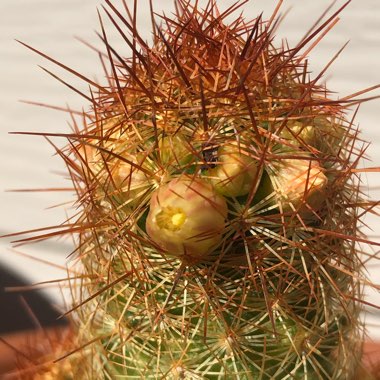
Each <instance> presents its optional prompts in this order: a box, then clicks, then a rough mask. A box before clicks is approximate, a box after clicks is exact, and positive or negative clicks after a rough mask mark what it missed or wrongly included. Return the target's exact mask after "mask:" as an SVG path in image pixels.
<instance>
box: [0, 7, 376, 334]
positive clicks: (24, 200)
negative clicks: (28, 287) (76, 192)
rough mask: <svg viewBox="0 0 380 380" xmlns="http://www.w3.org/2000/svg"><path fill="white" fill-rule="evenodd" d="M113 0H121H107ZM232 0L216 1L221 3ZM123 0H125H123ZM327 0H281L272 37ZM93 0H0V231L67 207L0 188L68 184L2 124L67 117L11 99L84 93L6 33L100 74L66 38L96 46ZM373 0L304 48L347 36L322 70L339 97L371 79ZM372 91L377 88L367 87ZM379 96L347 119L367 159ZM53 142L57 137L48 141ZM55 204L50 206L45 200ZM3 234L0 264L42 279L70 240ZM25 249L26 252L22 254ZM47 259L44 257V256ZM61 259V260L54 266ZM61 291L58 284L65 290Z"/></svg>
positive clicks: (61, 101) (249, 11)
mask: <svg viewBox="0 0 380 380" xmlns="http://www.w3.org/2000/svg"><path fill="white" fill-rule="evenodd" d="M114 2H115V4H121V3H122V2H121V0H115V1H114ZM234 2H235V0H219V5H220V7H221V8H222V9H223V8H225V7H227V6H229V5H232V4H233V3H234ZM127 3H130V4H132V3H133V1H132V0H127ZM154 3H155V4H156V5H155V7H156V10H157V11H158V12H160V11H161V10H165V11H166V12H170V10H172V9H173V8H172V1H166V0H165V1H160V2H158V1H155V2H154ZM276 3H277V0H251V1H250V2H249V3H248V4H246V5H245V6H244V9H245V14H246V17H247V18H248V17H254V16H256V15H257V14H259V13H260V12H261V11H264V16H269V15H270V12H271V11H272V10H273V9H274V7H275V6H276ZM331 3H332V0H318V1H315V0H303V1H302V2H301V1H299V0H284V3H283V8H282V9H283V13H285V12H286V11H287V10H289V13H288V15H287V16H286V19H285V20H284V21H283V23H282V24H281V27H280V28H279V30H278V32H277V42H278V43H279V44H280V43H281V40H282V39H283V38H285V37H286V38H287V39H288V40H289V41H290V45H294V44H295V43H297V42H298V41H299V39H300V38H301V37H302V36H303V35H304V33H305V32H306V31H307V30H308V28H309V27H310V26H311V25H312V23H313V21H315V20H316V19H317V18H318V16H319V15H320V14H322V12H323V11H324V10H325V9H326V8H327V6H328V5H330V4H331ZM343 3H344V1H340V0H338V1H337V2H336V4H335V5H334V7H333V9H334V10H335V9H337V8H339V6H341V5H343ZM147 4H148V1H147V0H139V6H140V12H141V31H142V33H143V35H144V36H145V37H146V38H147V39H148V38H149V36H150V25H149V23H148V22H147V20H149V16H148V6H147ZM100 5H101V1H100V0H81V1H78V0H65V1H62V0H1V1H0V28H1V33H0V68H1V70H0V107H1V108H0V234H1V235H3V234H9V233H12V232H17V231H23V230H29V229H34V228H39V227H46V226H53V225H55V226H58V225H59V224H60V223H61V222H62V221H63V220H64V219H65V217H66V215H67V214H66V213H69V214H70V213H72V212H73V211H72V210H67V209H65V207H64V205H65V204H66V203H69V202H70V201H71V199H73V193H72V191H69V190H68V191H62V192H57V191H44V192H26V193H25V192H24V193H20V192H9V191H8V190H10V189H36V188H38V189H49V188H58V187H59V188H69V187H70V182H69V180H68V178H67V177H66V175H65V167H64V165H63V163H62V162H61V160H60V159H59V158H58V157H54V156H53V153H54V149H53V147H52V146H51V145H50V144H49V142H48V141H46V140H44V139H43V138H42V137H35V136H20V135H11V134H9V132H12V131H34V132H42V131H44V132H69V126H68V124H69V122H70V120H69V117H68V115H66V114H65V113H64V112H60V111H55V110H52V109H44V108H40V107H37V106H31V105H28V104H25V103H21V102H19V100H20V99H22V100H32V101H35V102H41V103H48V104H51V105H57V106H63V107H66V106H70V107H71V108H72V109H74V110H81V109H82V108H83V107H84V108H86V107H87V104H86V101H85V100H84V99H83V98H81V97H80V96H79V95H77V94H75V93H74V92H72V91H70V90H69V89H68V88H66V87H64V86H63V85H61V84H59V83H58V82H57V81H55V80H54V79H53V78H51V77H50V76H49V75H47V74H46V73H45V72H43V71H42V70H40V69H39V68H38V67H37V66H38V65H43V66H44V67H46V68H47V69H49V70H52V71H53V72H54V73H57V74H59V75H60V76H61V77H62V78H64V79H65V80H69V81H70V83H71V84H73V85H74V86H76V87H78V88H79V89H81V90H83V91H86V90H87V87H86V85H85V84H83V83H81V82H80V81H79V80H78V79H77V78H75V77H74V76H72V75H68V74H67V73H65V72H64V71H63V70H62V69H59V68H56V67H54V65H53V64H51V63H49V62H47V61H46V60H44V59H42V58H40V57H39V56H37V55H36V54H34V53H32V52H31V51H29V50H27V49H26V48H24V47H23V46H21V45H20V44H18V43H17V42H15V39H19V40H21V41H24V42H25V43H28V44H31V45H32V46H33V47H35V48H37V49H39V50H41V51H43V52H45V53H47V54H48V55H50V56H52V57H54V58H56V59H58V60H59V61H61V62H63V63H65V64H67V65H69V66H71V67H73V68H74V69H76V70H78V71H79V72H82V73H84V74H86V75H87V76H89V77H90V78H98V79H100V80H102V70H101V67H100V65H99V64H98V60H97V54H96V53H94V51H92V50H91V49H89V48H88V47H86V46H84V45H83V43H81V42H79V41H78V39H75V38H74V36H76V37H78V38H80V39H83V40H85V41H87V42H89V43H90V44H94V45H96V46H100V42H99V39H98V37H97V36H96V33H95V32H94V30H98V29H99V28H98V16H97V12H96V7H99V8H100ZM379 25H380V2H379V1H378V0H353V1H352V2H351V4H350V5H349V6H348V7H347V9H346V10H345V11H344V12H343V13H342V15H341V21H340V22H339V24H338V25H337V26H336V27H335V28H334V29H333V30H332V31H331V32H330V33H329V34H328V35H327V36H326V37H325V39H324V40H323V41H322V42H321V43H320V45H318V46H317V47H316V48H315V49H314V50H313V51H312V52H311V54H310V63H311V68H312V69H313V71H314V73H318V71H319V70H321V69H322V68H323V67H324V65H325V64H326V63H327V61H328V60H329V59H330V58H331V57H332V56H333V55H334V54H335V53H336V52H337V51H338V50H339V48H340V47H342V45H343V44H344V43H345V42H346V41H347V40H350V43H349V45H348V46H347V48H346V49H345V51H344V52H343V53H342V55H341V56H340V57H339V59H338V60H337V61H336V62H335V63H334V65H333V66H332V68H331V69H330V70H329V72H328V73H327V74H326V76H325V77H324V79H325V80H326V81H327V83H328V87H329V88H330V89H332V90H334V91H335V92H336V93H337V94H336V96H337V97H339V96H344V95H347V94H350V93H353V92H356V91H358V90H361V89H363V88H366V87H369V86H372V85H374V84H379V83H380V54H379V49H380V28H379ZM109 39H110V40H111V41H114V46H115V47H119V50H120V51H119V52H121V55H124V56H128V54H129V52H128V49H126V48H125V46H124V44H122V42H121V40H120V38H118V37H117V35H116V32H115V31H113V29H112V28H109ZM373 94H374V95H380V91H379V90H377V91H375V92H374V93H373ZM379 119H380V100H374V101H372V102H371V103H367V104H363V105H362V107H361V110H360V113H359V116H358V118H357V120H358V122H359V123H360V127H361V129H362V131H363V134H364V136H365V138H366V139H367V140H368V141H371V143H372V146H371V147H370V149H369V150H368V151H367V153H368V155H369V156H370V157H371V158H372V161H373V162H366V163H363V165H366V166H378V165H379V163H380V128H379V122H378V120H379ZM54 141H55V142H56V143H57V144H63V143H64V141H63V140H62V141H60V140H59V139H58V140H54ZM363 180H364V181H368V182H369V183H370V187H369V188H368V186H366V185H365V186H364V187H363V190H364V192H365V193H370V194H371V195H372V197H373V198H375V199H376V198H377V199H380V174H368V175H366V176H363ZM55 206H57V207H55ZM366 222H367V223H368V225H369V227H370V228H371V229H372V230H369V232H368V233H369V235H370V236H371V238H372V239H373V240H378V241H380V239H379V235H380V221H379V220H376V218H375V217H367V219H366ZM12 240H17V237H15V238H6V239H2V240H1V241H0V264H2V265H6V266H9V267H11V268H13V269H15V270H17V271H19V272H21V273H22V274H23V275H24V276H25V277H26V278H27V279H28V281H30V283H36V282H39V281H49V280H52V279H57V278H62V277H64V276H65V275H66V273H65V270H64V269H63V267H64V263H65V262H66V256H67V255H68V254H69V253H70V252H71V250H72V248H73V242H72V240H71V239H70V238H65V237H63V238H61V239H55V240H51V241H48V242H44V243H39V244H33V245H27V246H20V245H18V244H16V245H13V248H11V244H10V241H12ZM25 254H27V255H30V256H32V257H33V258H27V257H25ZM46 262H49V263H50V264H47V263H46ZM60 266H62V268H60ZM369 275H370V277H371V279H372V280H373V281H374V282H376V283H380V265H379V264H377V263H376V262H373V263H372V264H371V266H370V271H369ZM45 289H46V292H47V294H48V295H49V296H50V297H51V298H52V299H53V300H54V302H55V303H57V304H62V303H63V301H62V297H61V290H60V289H59V288H58V287H57V286H52V285H49V286H45ZM66 294H68V292H67V291H66ZM366 294H367V297H368V298H367V300H368V301H369V302H372V303H376V304H378V305H380V295H379V294H378V293H377V292H375V291H372V290H370V289H367V290H366ZM366 318H367V321H368V323H369V335H371V336H374V337H378V338H380V313H378V312H377V311H376V310H375V309H374V308H368V314H367V317H366Z"/></svg>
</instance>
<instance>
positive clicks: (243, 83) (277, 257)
mask: <svg viewBox="0 0 380 380" xmlns="http://www.w3.org/2000/svg"><path fill="white" fill-rule="evenodd" d="M106 3H107V5H108V7H107V8H105V9H106V13H107V15H108V17H109V18H110V20H111V21H112V22H113V23H114V25H115V27H116V28H117V29H118V30H119V31H120V34H121V35H122V37H123V38H125V40H126V42H127V43H128V45H129V46H130V47H131V48H132V50H133V57H132V58H131V59H125V58H123V57H121V56H120V52H117V51H115V50H114V49H113V48H112V46H111V45H110V44H109V42H108V40H107V35H106V33H105V31H104V29H103V28H102V31H103V40H104V42H105V45H106V50H107V53H108V60H109V66H110V73H112V74H109V75H108V79H109V84H108V86H104V87H102V86H94V88H93V93H92V96H93V102H92V109H91V111H89V112H87V113H86V114H85V117H86V126H85V128H84V129H83V130H82V131H76V132H75V134H74V135H71V136H70V138H69V139H70V144H69V146H68V147H67V148H66V149H64V150H62V152H61V153H62V156H63V157H64V158H65V160H66V162H67V163H68V168H69V171H70V173H71V176H72V179H73V183H74V184H75V186H76V190H77V193H78V199H79V202H80V205H81V209H82V212H81V214H80V217H79V218H78V220H77V221H76V223H75V225H76V226H77V227H78V229H79V230H80V233H79V238H78V248H77V251H76V253H77V259H78V262H79V263H80V265H81V266H82V268H83V275H84V279H82V281H81V284H80V285H81V292H80V295H79V296H78V299H77V305H76V306H75V308H74V310H75V312H76V313H77V316H76V317H75V318H74V319H76V320H77V321H78V322H77V323H78V326H79V328H80V330H81V331H82V335H83V336H85V337H86V339H82V342H81V344H82V345H83V347H84V348H83V350H84V352H86V350H89V352H90V353H89V356H91V361H92V362H96V363H97V368H100V369H101V370H100V371H99V372H97V376H98V378H99V379H100V378H107V379H111V378H112V379H114V378H115V379H118V378H121V379H213V380H214V379H215V380H216V379H254V380H259V379H260V380H266V379H308V380H314V379H351V378H352V377H353V375H354V371H355V368H356V367H357V365H358V361H359V359H360V343H361V339H362V326H361V323H360V322H359V312H360V311H361V302H360V300H361V286H360V281H359V280H358V278H360V276H361V271H362V267H361V261H360V247H359V246H358V244H359V243H358V242H360V241H365V237H364V236H361V234H360V232H359V231H358V223H359V217H360V214H362V213H363V210H361V211H359V210H358V208H359V204H360V203H361V195H360V190H359V188H358V179H357V178H356V174H355V173H356V172H357V171H359V169H357V171H355V168H356V166H357V163H358V159H360V158H361V156H362V152H363V150H362V149H361V148H360V147H359V145H358V144H357V141H358V138H357V131H356V130H355V128H354V126H353V124H352V123H351V121H350V120H348V119H347V118H346V108H347V107H348V106H350V105H352V104H355V103H357V102H358V100H357V99H351V100H350V102H348V103H344V102H339V101H336V100H332V99H330V98H329V95H328V91H327V90H326V89H325V88H324V87H323V86H322V85H319V84H318V79H319V77H317V78H316V79H315V80H311V79H309V73H308V68H307V62H306V60H305V59H304V58H305V57H303V55H302V53H303V50H302V49H303V48H304V46H305V45H306V44H307V43H309V42H311V41H312V40H313V38H316V37H317V36H318V35H319V34H320V33H321V32H323V30H324V29H325V28H328V27H329V25H330V24H331V22H332V21H333V19H334V17H335V15H334V16H333V17H332V18H331V19H329V20H328V21H327V22H326V23H324V24H323V25H322V26H321V27H320V28H317V30H315V31H314V32H312V33H311V34H309V35H308V36H307V37H305V39H304V40H303V41H302V42H301V43H300V44H299V45H298V46H297V47H296V48H293V49H291V48H288V47H286V46H283V47H282V48H278V47H276V45H275V43H273V42H272V39H273V31H274V30H275V27H276V22H275V20H276V15H274V17H273V18H272V19H271V21H263V20H262V19H261V18H260V17H258V18H257V19H255V20H252V21H246V20H245V19H244V18H242V17H241V16H238V17H237V18H236V19H235V20H234V21H232V22H231V21H230V22H227V19H228V18H229V17H230V16H231V15H232V14H236V11H237V10H238V8H239V6H240V5H241V4H240V5H239V4H237V5H235V6H232V7H231V8H229V9H227V10H226V11H224V12H220V11H219V10H218V8H217V6H216V4H215V2H214V1H209V2H208V4H207V6H206V7H205V9H204V10H202V9H201V8H200V7H198V5H197V2H188V1H185V0H176V1H175V5H176V10H177V11H176V15H175V17H174V18H173V19H170V18H168V17H164V18H163V26H155V27H154V41H153V44H152V46H149V45H148V44H147V43H145V42H144V41H143V39H142V38H141V37H140V35H139V34H138V32H137V31H136V29H135V28H134V26H133V25H134V22H133V21H134V20H133V16H129V18H128V16H127V15H126V14H123V13H122V12H121V11H120V10H119V9H118V8H117V7H116V6H115V5H114V4H112V2H110V1H106ZM131 14H132V13H130V15H131ZM128 33H129V34H131V35H132V37H128V36H127V35H128ZM136 45H139V47H136ZM365 211H366V210H364V213H365ZM364 213H363V214H364ZM78 310H80V312H78ZM75 312H74V315H75ZM90 343H91V344H90ZM89 347H90V348H89Z"/></svg>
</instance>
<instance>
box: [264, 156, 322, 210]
mask: <svg viewBox="0 0 380 380" xmlns="http://www.w3.org/2000/svg"><path fill="white" fill-rule="evenodd" d="M274 167H275V169H274V170H273V172H272V173H271V174H270V177H271V181H272V184H273V188H274V190H275V192H276V198H277V201H278V202H279V203H281V205H282V209H283V210H284V211H288V210H289V209H296V210H297V211H298V212H301V213H305V212H311V211H312V210H318V209H319V208H320V207H321V205H322V203H323V202H324V200H325V196H324V189H325V187H326V185H327V177H326V176H325V174H324V173H323V169H322V168H321V166H320V165H319V163H318V162H317V161H316V160H308V159H282V160H280V161H279V162H277V163H276V164H275V165H274Z"/></svg>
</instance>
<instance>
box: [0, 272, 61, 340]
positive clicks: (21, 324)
mask: <svg viewBox="0 0 380 380" xmlns="http://www.w3.org/2000/svg"><path fill="white" fill-rule="evenodd" d="M28 285H29V286H30V284H28V282H27V281H25V280H24V279H23V278H21V277H20V276H19V275H18V274H15V273H13V272H11V271H10V270H9V269H8V268H5V267H2V266H0V335H4V334H9V333H13V332H17V331H22V330H32V329H35V328H37V327H38V323H39V324H40V325H42V326H43V327H51V326H57V327H58V326H66V325H67V324H68V323H67V320H66V319H65V318H59V317H60V313H59V312H58V311H57V310H55V309H54V307H52V306H51V304H50V302H49V300H48V299H47V298H46V297H45V296H44V295H43V294H42V292H41V291H39V290H27V291H13V292H12V291H11V292H10V291H7V288H8V289H9V288H12V287H24V286H25V287H26V286H28Z"/></svg>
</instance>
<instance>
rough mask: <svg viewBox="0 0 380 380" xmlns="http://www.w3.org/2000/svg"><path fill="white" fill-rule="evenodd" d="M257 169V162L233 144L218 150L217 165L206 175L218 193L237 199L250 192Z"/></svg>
mask: <svg viewBox="0 0 380 380" xmlns="http://www.w3.org/2000/svg"><path fill="white" fill-rule="evenodd" d="M257 169H258V165H257V161H256V160H255V159H254V158H252V157H251V156H250V155H249V153H248V152H247V151H246V150H244V148H243V146H238V145H237V143H236V142H234V143H230V144H227V145H223V146H221V147H220V148H219V149H218V164H217V166H216V167H215V168H214V169H211V170H209V171H208V173H207V175H208V176H209V178H210V180H211V183H212V184H213V185H214V187H215V189H216V190H217V191H218V193H220V194H222V195H224V196H226V197H238V196H242V195H246V194H248V193H249V192H250V191H251V188H252V186H253V184H254V182H255V178H256V176H257Z"/></svg>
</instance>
